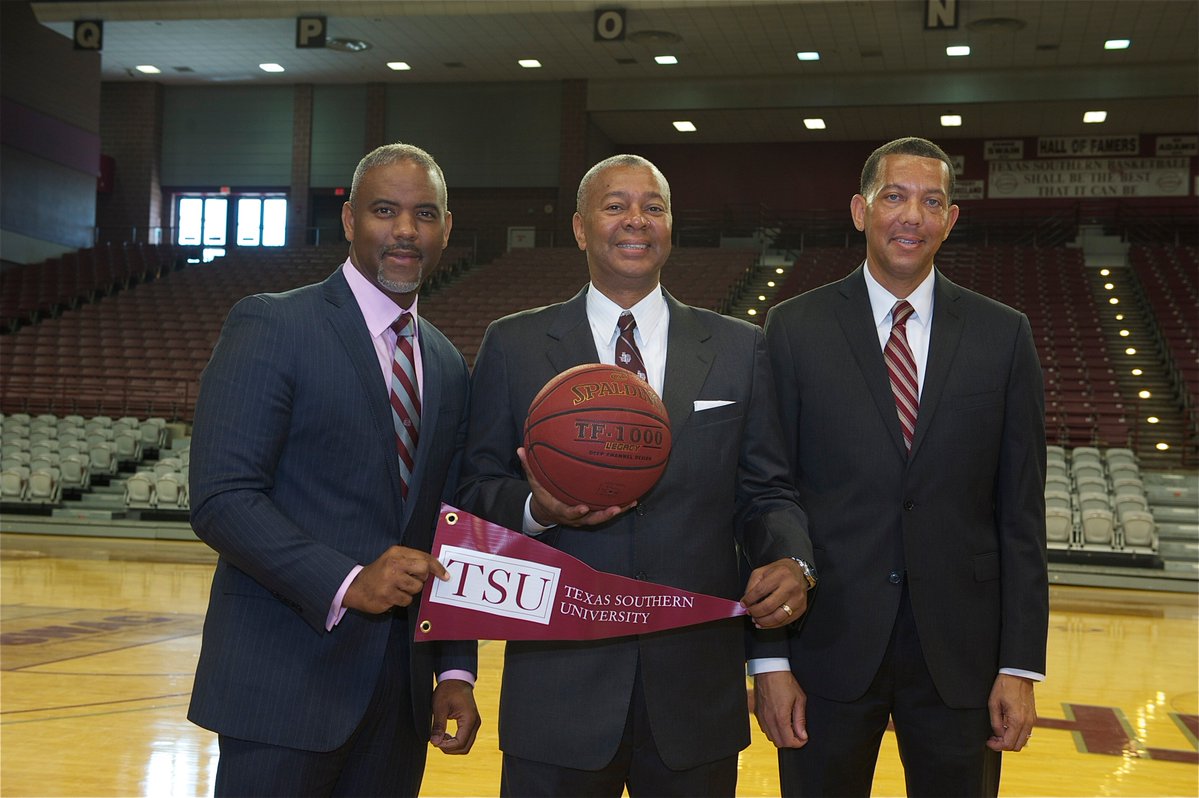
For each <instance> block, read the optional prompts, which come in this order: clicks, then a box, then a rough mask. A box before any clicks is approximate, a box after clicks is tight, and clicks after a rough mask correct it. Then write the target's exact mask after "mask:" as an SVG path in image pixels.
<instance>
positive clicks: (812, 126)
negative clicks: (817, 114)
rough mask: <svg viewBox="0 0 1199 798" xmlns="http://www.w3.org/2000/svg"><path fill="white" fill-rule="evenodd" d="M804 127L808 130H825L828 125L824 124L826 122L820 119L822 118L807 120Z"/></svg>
mask: <svg viewBox="0 0 1199 798" xmlns="http://www.w3.org/2000/svg"><path fill="white" fill-rule="evenodd" d="M803 126H804V127H806V128H807V129H808V130H824V129H825V127H826V125H825V124H824V120H823V119H820V118H816V119H805V120H804V121H803Z"/></svg>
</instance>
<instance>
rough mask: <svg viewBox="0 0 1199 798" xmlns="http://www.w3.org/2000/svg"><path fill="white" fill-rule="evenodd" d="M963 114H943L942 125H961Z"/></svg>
mask: <svg viewBox="0 0 1199 798" xmlns="http://www.w3.org/2000/svg"><path fill="white" fill-rule="evenodd" d="M961 126H962V116H961V114H941V127H961Z"/></svg>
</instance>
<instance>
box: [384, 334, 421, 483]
mask: <svg viewBox="0 0 1199 798" xmlns="http://www.w3.org/2000/svg"><path fill="white" fill-rule="evenodd" d="M391 329H393V330H394V331H395V334H396V348H395V356H394V357H393V358H392V361H391V420H392V422H394V424H395V431H396V454H397V455H398V456H399V459H400V493H401V495H402V496H403V497H404V498H405V499H407V498H408V484H409V483H410V482H411V481H412V469H413V466H414V464H415V463H416V443H417V441H418V440H419V439H420V391H419V390H418V388H417V381H416V359H415V357H414V356H413V350H412V338H413V336H414V335H415V334H416V320H415V319H413V318H412V314H411V313H401V314H400V317H399V318H398V319H396V320H395V323H394V324H392V325H391Z"/></svg>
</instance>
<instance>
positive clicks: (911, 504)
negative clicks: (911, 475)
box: [903, 499, 916, 510]
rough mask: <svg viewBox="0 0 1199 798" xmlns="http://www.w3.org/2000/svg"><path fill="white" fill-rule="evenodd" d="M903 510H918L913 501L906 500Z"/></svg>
mask: <svg viewBox="0 0 1199 798" xmlns="http://www.w3.org/2000/svg"><path fill="white" fill-rule="evenodd" d="M903 509H905V510H915V509H916V502H914V501H912V500H911V499H905V500H904V502H903Z"/></svg>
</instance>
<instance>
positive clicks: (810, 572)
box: [791, 557, 817, 590]
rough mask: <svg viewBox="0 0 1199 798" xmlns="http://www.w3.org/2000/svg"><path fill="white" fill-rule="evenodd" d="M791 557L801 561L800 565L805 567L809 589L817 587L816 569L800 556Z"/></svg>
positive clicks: (804, 571) (805, 577)
mask: <svg viewBox="0 0 1199 798" xmlns="http://www.w3.org/2000/svg"><path fill="white" fill-rule="evenodd" d="M791 559H793V560H795V561H796V562H797V563H799V567H800V568H802V569H803V575H804V579H806V580H808V590H811V589H812V588H814V587H816V581H817V576H816V569H815V568H813V567H812V566H811V565H809V564H808V563H807V562H806V561H805V560H801V559H800V558H799V557H792V558H791Z"/></svg>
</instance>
